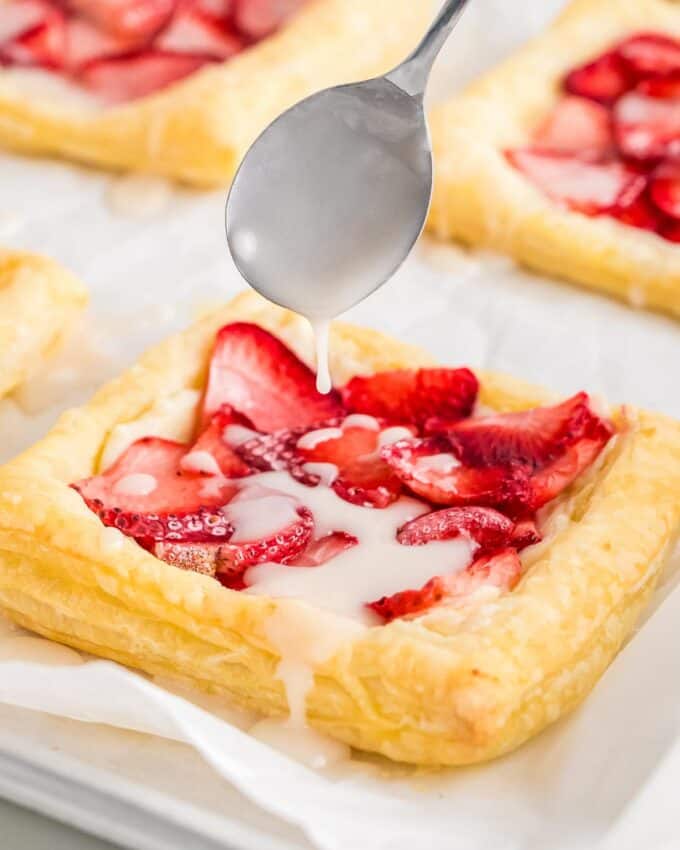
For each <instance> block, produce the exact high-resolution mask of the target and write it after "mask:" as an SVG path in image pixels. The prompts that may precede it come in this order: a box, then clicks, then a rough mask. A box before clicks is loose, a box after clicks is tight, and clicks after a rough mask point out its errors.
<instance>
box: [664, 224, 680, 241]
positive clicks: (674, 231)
mask: <svg viewBox="0 0 680 850" xmlns="http://www.w3.org/2000/svg"><path fill="white" fill-rule="evenodd" d="M659 235H660V236H663V238H664V239H668V241H669V242H680V221H676V220H675V219H669V220H668V221H665V222H664V223H663V224H662V225H661V227H660V228H659Z"/></svg>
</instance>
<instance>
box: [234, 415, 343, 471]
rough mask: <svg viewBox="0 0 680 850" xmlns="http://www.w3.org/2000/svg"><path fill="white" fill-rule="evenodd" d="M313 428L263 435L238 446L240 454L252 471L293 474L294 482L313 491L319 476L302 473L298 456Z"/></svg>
mask: <svg viewBox="0 0 680 850" xmlns="http://www.w3.org/2000/svg"><path fill="white" fill-rule="evenodd" d="M340 421H341V420H338V419H331V420H329V422H327V423H324V424H325V425H326V426H328V427H333V426H335V425H337V424H338V423H339V422H340ZM309 430H310V429H309V428H291V429H284V430H282V431H274V433H273V434H261V435H260V436H259V437H253V439H252V440H248V441H246V442H245V443H242V444H241V445H240V446H236V448H235V451H236V453H237V454H238V455H239V456H240V457H241V458H242V459H243V460H244V462H245V463H246V464H247V465H248V466H249V467H250V468H251V469H257V470H259V471H260V472H271V471H273V472H281V471H282V470H286V471H288V472H290V474H291V475H292V476H293V478H295V479H297V480H298V481H300V482H301V483H302V484H307V485H308V486H309V487H315V486H316V485H317V484H319V482H320V480H321V479H320V478H319V476H318V475H314V474H312V473H309V472H305V470H304V469H302V464H303V460H302V459H301V458H300V456H299V455H298V452H297V442H298V440H299V439H300V437H302V436H303V434H306V433H307V432H308V431H309Z"/></svg>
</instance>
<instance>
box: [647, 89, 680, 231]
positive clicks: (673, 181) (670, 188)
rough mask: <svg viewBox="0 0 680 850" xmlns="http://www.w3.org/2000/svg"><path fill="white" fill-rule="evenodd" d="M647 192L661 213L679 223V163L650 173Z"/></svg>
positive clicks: (670, 163) (666, 164)
mask: <svg viewBox="0 0 680 850" xmlns="http://www.w3.org/2000/svg"><path fill="white" fill-rule="evenodd" d="M678 103H679V104H680V101H678ZM649 192H650V195H651V198H652V200H653V201H654V203H655V204H656V206H657V207H658V208H659V209H660V210H661V212H663V213H666V215H669V216H670V217H671V218H673V219H675V220H676V221H677V222H680V161H676V162H671V161H669V162H664V163H662V164H661V165H660V166H659V167H658V168H657V169H656V170H655V171H654V172H653V173H652V177H651V182H650V184H649Z"/></svg>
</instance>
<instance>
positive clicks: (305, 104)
mask: <svg viewBox="0 0 680 850" xmlns="http://www.w3.org/2000/svg"><path fill="white" fill-rule="evenodd" d="M465 2H466V0H447V2H446V3H444V5H443V7H442V9H441V10H440V12H439V15H438V16H437V19H436V20H435V22H434V24H433V25H432V27H430V29H429V30H428V32H427V33H426V35H425V37H424V39H423V40H422V42H421V43H420V45H419V46H418V47H417V48H416V50H415V51H414V52H413V53H412V54H411V55H410V56H409V57H407V59H406V60H405V61H404V62H403V63H402V64H401V65H399V66H398V67H397V68H395V69H394V70H393V71H391V72H390V73H389V74H387V75H385V76H384V77H377V78H375V79H371V80H366V81H364V82H361V83H355V84H352V85H343V86H337V87H335V88H332V89H326V90H324V91H321V92H319V93H317V94H314V95H312V96H311V97H308V98H306V99H305V100H303V101H301V102H300V103H298V104H296V105H295V106H293V107H291V108H290V109H289V110H287V111H286V112H284V113H283V114H282V115H281V116H279V118H277V119H276V120H275V121H274V122H273V123H272V124H270V125H269V127H267V129H266V130H264V132H263V133H262V134H261V135H260V136H259V137H258V138H257V139H256V140H255V142H254V143H253V145H252V146H251V148H250V149H249V150H248V152H247V153H246V156H245V158H244V160H243V162H242V163H241V166H240V168H239V169H238V171H237V173H236V177H235V178H234V182H233V184H232V187H231V191H230V193H229V198H228V200H227V206H226V211H225V218H226V230H227V242H228V244H229V249H230V251H231V254H232V256H233V258H234V261H235V263H236V266H237V267H238V269H239V271H240V272H241V274H242V275H243V277H244V278H245V279H246V280H247V281H248V283H249V284H250V285H251V286H252V287H253V288H254V289H256V290H257V291H258V292H260V293H261V294H262V295H264V296H265V298H268V299H269V300H270V301H274V302H275V303H277V304H280V305H282V306H284V307H288V308H289V309H292V310H295V311H296V312H298V313H301V314H302V315H304V316H306V317H307V318H309V319H311V320H312V321H313V322H317V323H318V322H323V321H325V320H327V319H330V318H333V317H334V316H337V315H338V314H339V313H342V312H344V311H345V310H347V309H349V308H350V307H352V306H353V305H354V304H356V303H357V302H358V301H361V300H362V299H363V298H365V297H366V296H367V295H369V294H370V293H371V292H373V291H374V290H376V289H377V288H378V287H379V286H381V285H382V284H383V283H385V281H387V280H389V278H390V277H391V276H392V275H393V273H394V272H395V271H396V270H397V268H399V266H400V265H401V263H402V262H403V261H404V260H405V259H406V257H407V256H408V254H409V252H410V251H411V248H412V247H413V244H414V243H415V241H416V240H417V238H418V236H419V235H420V233H421V231H422V229H423V226H424V224H425V219H426V217H427V213H428V210H429V206H430V199H431V195H432V151H431V147H430V138H429V131H428V127H427V121H426V117H425V112H424V109H423V96H424V91H425V85H426V83H427V79H428V76H429V72H430V69H431V66H432V63H433V62H434V59H435V57H436V56H437V54H438V52H439V50H440V48H441V46H442V44H443V43H444V41H445V39H446V37H447V36H448V34H449V33H450V32H451V30H452V28H453V25H454V23H455V21H456V19H457V17H458V14H459V12H460V10H461V9H462V8H463V6H464V4H465Z"/></svg>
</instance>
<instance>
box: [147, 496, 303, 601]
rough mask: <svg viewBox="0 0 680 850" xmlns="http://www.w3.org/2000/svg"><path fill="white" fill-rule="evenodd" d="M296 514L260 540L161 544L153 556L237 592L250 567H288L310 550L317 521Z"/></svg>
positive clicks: (158, 544)
mask: <svg viewBox="0 0 680 850" xmlns="http://www.w3.org/2000/svg"><path fill="white" fill-rule="evenodd" d="M262 508H263V509H264V510H266V509H267V503H266V501H263V503H262ZM254 509H255V510H257V509H258V508H257V507H256V508H254ZM296 512H297V517H295V519H293V521H292V522H290V523H289V524H287V525H286V526H285V527H284V528H281V529H279V530H277V531H276V532H275V533H273V534H269V535H267V536H266V537H264V538H263V539H261V540H247V541H241V542H238V543H233V542H231V541H230V542H224V543H213V542H207V543H206V542H204V543H184V542H182V543H168V542H167V541H160V542H158V543H156V544H155V546H154V549H153V552H154V554H155V555H156V557H158V558H161V559H162V560H163V561H166V562H167V563H169V564H173V565H174V566H177V567H180V568H181V569H187V570H193V571H194V572H200V573H205V574H206V575H212V576H217V577H219V579H220V581H222V582H223V583H224V584H226V585H227V586H229V587H232V588H235V583H236V582H237V581H238V580H239V579H241V580H242V577H243V574H244V573H245V571H246V570H247V569H248V568H249V567H252V566H255V564H263V563H266V562H271V563H277V564H287V563H289V562H290V561H292V560H294V559H295V558H297V557H298V556H299V555H300V554H301V553H302V552H303V551H304V550H305V549H306V548H307V545H308V543H309V541H310V538H311V536H312V532H313V530H314V520H313V518H312V514H311V512H310V511H309V510H308V509H307V508H305V507H302V506H299V507H297V509H296Z"/></svg>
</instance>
